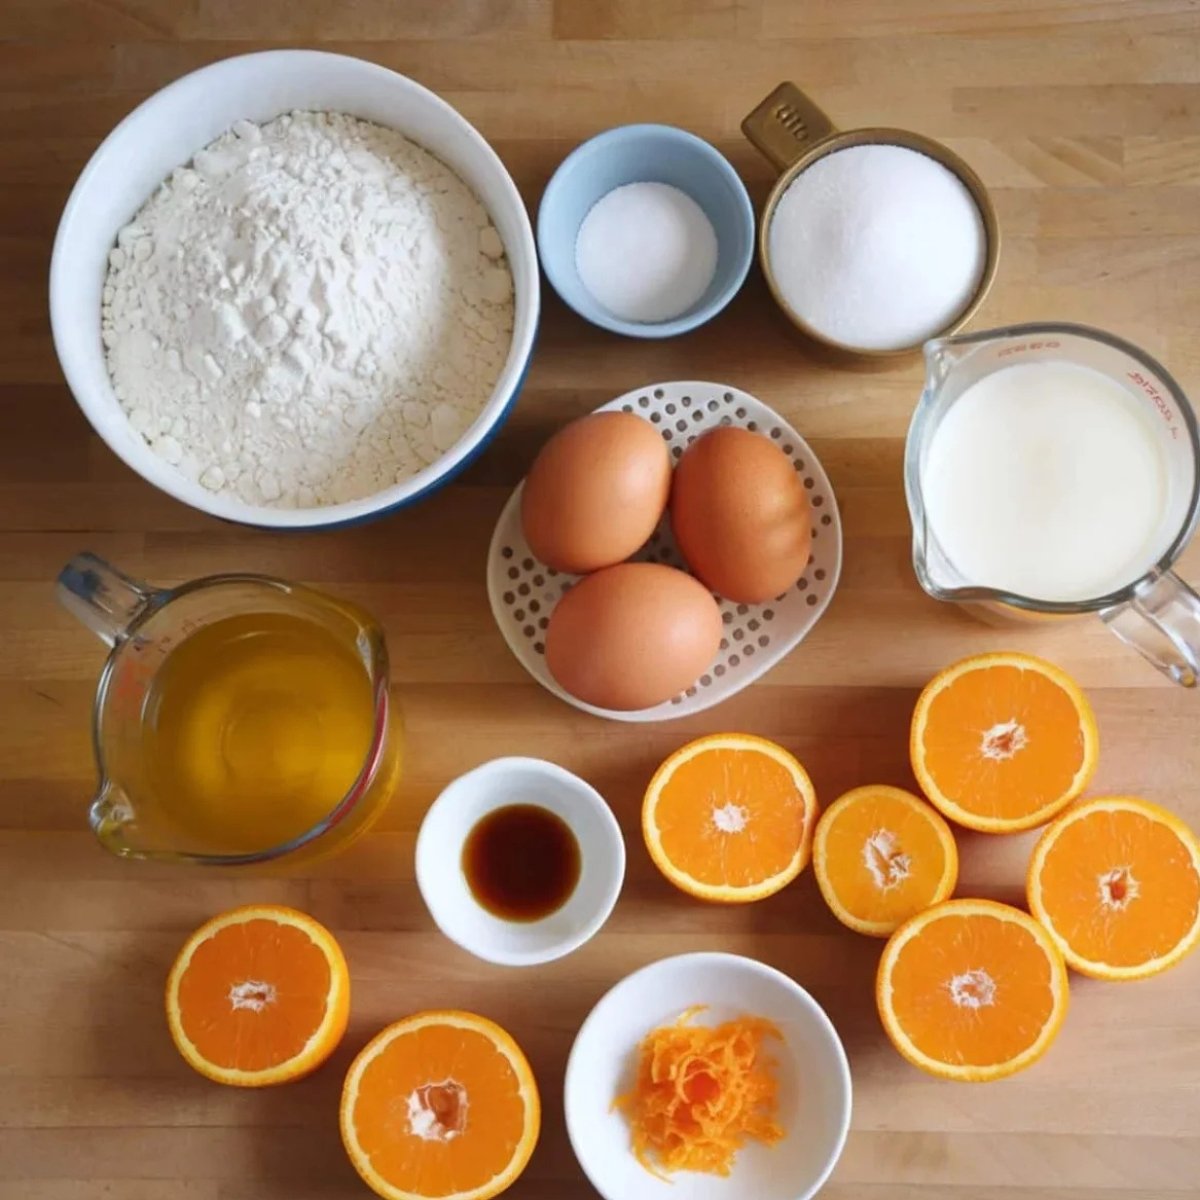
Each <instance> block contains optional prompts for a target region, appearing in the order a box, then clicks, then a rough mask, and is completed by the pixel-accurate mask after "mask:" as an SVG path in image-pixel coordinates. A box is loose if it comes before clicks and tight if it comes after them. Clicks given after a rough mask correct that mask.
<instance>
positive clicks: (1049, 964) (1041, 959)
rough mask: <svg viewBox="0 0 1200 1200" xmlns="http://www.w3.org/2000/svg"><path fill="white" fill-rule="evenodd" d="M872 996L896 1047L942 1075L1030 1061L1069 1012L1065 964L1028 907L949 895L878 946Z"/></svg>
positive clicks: (998, 1073)
mask: <svg viewBox="0 0 1200 1200" xmlns="http://www.w3.org/2000/svg"><path fill="white" fill-rule="evenodd" d="M875 999H876V1003H877V1004H878V1006H879V1016H880V1019H881V1020H882V1021H883V1027H884V1029H885V1030H886V1031H887V1034H888V1037H890V1038H891V1039H892V1043H893V1044H894V1045H895V1047H896V1049H897V1050H899V1051H900V1053H901V1054H903V1055H904V1057H905V1058H907V1059H908V1061H909V1062H911V1063H913V1064H914V1065H915V1066H918V1067H920V1068H921V1069H922V1070H924V1071H928V1072H929V1073H930V1074H931V1075H939V1076H941V1077H942V1078H944V1079H959V1080H966V1081H969V1082H982V1081H985V1080H989V1079H1001V1078H1003V1077H1004V1076H1005V1075H1013V1074H1015V1073H1016V1072H1017V1071H1022V1070H1024V1069H1025V1068H1026V1067H1028V1066H1031V1065H1032V1064H1033V1063H1035V1062H1036V1061H1037V1060H1038V1059H1039V1058H1041V1057H1042V1055H1043V1054H1045V1052H1046V1050H1047V1049H1048V1048H1049V1046H1050V1043H1051V1042H1053V1041H1054V1039H1055V1037H1057V1036H1058V1031H1059V1029H1060V1028H1061V1027H1062V1023H1063V1020H1064V1018H1065V1017H1066V1015H1067V968H1066V965H1065V964H1064V962H1063V957H1062V955H1061V954H1060V953H1059V951H1058V947H1057V946H1055V944H1054V942H1053V941H1052V940H1051V938H1050V935H1049V934H1048V933H1047V932H1046V931H1045V929H1043V928H1042V927H1041V925H1039V924H1038V923H1037V922H1036V921H1035V920H1034V919H1033V918H1032V917H1031V916H1030V915H1029V914H1028V913H1025V912H1022V911H1021V910H1020V909H1018V908H1010V907H1009V906H1008V905H1007V904H997V903H996V902H995V901H993V900H947V901H946V902H945V903H943V904H937V905H935V906H934V907H933V908H930V909H926V910H925V912H923V913H918V914H917V915H916V916H915V917H911V918H909V920H907V921H906V922H905V923H904V924H903V925H901V926H900V928H899V929H897V930H896V932H895V933H894V934H892V937H891V939H890V940H889V941H888V944H887V945H886V946H885V947H884V950H883V957H882V959H881V960H880V962H879V974H878V976H877V979H876V986H875Z"/></svg>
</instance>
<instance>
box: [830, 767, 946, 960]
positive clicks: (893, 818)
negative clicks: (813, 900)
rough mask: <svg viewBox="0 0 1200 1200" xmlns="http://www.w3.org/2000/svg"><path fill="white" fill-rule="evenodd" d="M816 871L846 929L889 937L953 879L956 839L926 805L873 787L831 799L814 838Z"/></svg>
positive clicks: (901, 793) (942, 893)
mask: <svg viewBox="0 0 1200 1200" xmlns="http://www.w3.org/2000/svg"><path fill="white" fill-rule="evenodd" d="M813 871H814V872H815V874H816V876H817V885H818V886H819V887H820V889H821V895H822V896H824V897H825V903H826V904H828V905H829V907H830V910H831V911H832V912H833V915H834V916H835V917H837V919H838V920H839V921H841V923H842V924H843V925H847V926H849V927H850V928H851V929H853V930H856V931H857V932H858V933H867V934H871V935H872V936H874V937H887V936H888V935H889V934H891V933H894V932H895V931H896V929H897V928H898V927H899V926H900V925H901V923H902V922H904V921H906V920H908V918H909V917H911V916H912V915H913V914H914V913H919V912H921V911H922V910H923V909H926V908H928V907H929V906H930V905H932V904H939V903H940V902H941V901H943V900H945V899H947V898H948V897H949V896H950V894H951V892H953V891H954V885H955V883H957V882H958V848H957V846H956V845H955V842H954V834H952V833H951V832H950V826H949V825H947V824H946V822H945V821H944V820H943V819H942V817H941V815H940V814H939V813H938V812H937V810H936V809H934V808H933V807H932V806H931V805H930V804H928V803H927V802H926V801H924V800H922V799H921V798H920V797H919V796H914V795H913V794H912V793H911V792H906V791H904V790H903V789H901V788H897V787H887V786H885V785H883V784H871V785H869V786H867V787H859V788H855V789H854V790H853V791H851V792H847V793H846V794H845V795H844V796H842V797H840V798H839V799H837V800H835V801H834V802H833V804H831V805H830V806H829V807H828V808H827V809H826V810H825V811H824V812H823V813H822V814H821V819H820V820H819V821H818V822H817V829H816V833H814V835H813Z"/></svg>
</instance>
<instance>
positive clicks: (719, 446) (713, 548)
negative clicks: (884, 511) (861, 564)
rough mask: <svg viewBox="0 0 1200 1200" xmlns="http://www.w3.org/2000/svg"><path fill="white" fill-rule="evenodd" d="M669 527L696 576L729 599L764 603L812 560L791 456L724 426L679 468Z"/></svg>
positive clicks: (808, 519)
mask: <svg viewBox="0 0 1200 1200" xmlns="http://www.w3.org/2000/svg"><path fill="white" fill-rule="evenodd" d="M671 529H672V530H673V531H674V533H675V541H676V542H677V543H678V545H679V551H680V553H681V554H682V555H683V557H684V559H685V560H686V561H687V564H688V566H689V567H691V569H692V571H693V572H695V574H696V577H697V578H698V579H700V580H702V581H703V582H704V583H706V584H707V585H708V586H709V587H710V588H711V589H712V590H713V591H714V592H716V593H717V594H718V595H720V596H724V597H725V598H726V599H727V600H735V601H737V602H738V603H740V604H761V603H763V602H764V601H766V600H773V599H774V598H775V597H776V596H779V595H781V594H782V593H783V592H786V591H787V589H788V588H790V587H791V586H792V585H793V584H794V583H795V582H796V581H797V580H798V579H799V578H800V576H801V575H803V574H804V568H805V567H806V566H807V565H808V554H809V547H810V546H811V544H812V514H811V511H810V509H809V504H808V495H807V493H806V492H805V490H804V483H803V481H802V480H801V479H800V477H799V475H798V474H797V472H796V470H795V468H794V467H793V466H792V463H791V460H790V459H789V458H788V457H787V455H786V454H784V453H783V451H782V450H780V449H779V447H778V446H775V445H774V444H773V443H772V442H771V441H770V439H769V438H765V437H762V436H761V435H760V434H757V433H751V432H750V431H749V430H748V429H737V428H733V427H729V426H727V427H724V428H721V429H714V430H712V431H711V432H710V433H706V434H705V435H704V436H703V437H700V438H697V439H696V441H694V442H693V443H692V444H691V446H689V447H688V449H687V450H686V451H685V452H684V455H683V457H682V458H681V459H680V460H679V463H678V465H677V466H676V468H675V481H674V483H673V484H672V485H671Z"/></svg>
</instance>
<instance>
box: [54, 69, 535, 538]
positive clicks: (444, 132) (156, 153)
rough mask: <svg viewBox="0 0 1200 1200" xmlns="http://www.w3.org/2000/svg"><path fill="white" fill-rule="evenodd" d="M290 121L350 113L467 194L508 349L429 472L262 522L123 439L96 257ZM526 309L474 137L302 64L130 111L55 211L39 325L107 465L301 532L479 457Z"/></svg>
mask: <svg viewBox="0 0 1200 1200" xmlns="http://www.w3.org/2000/svg"><path fill="white" fill-rule="evenodd" d="M293 109H316V110H326V111H334V112H344V113H350V114H351V115H353V116H356V117H361V118H363V119H365V120H369V121H375V122H377V123H378V124H380V125H387V126H391V127H392V128H395V129H398V130H399V131H400V132H401V133H404V134H405V135H407V136H408V137H410V138H412V139H413V141H415V142H418V143H420V144H421V145H422V146H424V147H425V148H426V149H427V150H429V151H431V152H432V153H433V154H435V155H436V156H437V157H438V158H440V159H441V160H442V161H443V162H444V163H446V164H447V165H448V166H450V167H453V168H454V170H455V171H457V172H458V174H459V175H460V176H461V177H462V178H463V179H464V180H465V181H466V182H467V183H468V184H469V185H470V186H471V188H472V189H473V190H474V191H475V194H476V195H477V196H478V197H479V199H480V200H481V201H482V202H483V204H484V206H485V207H486V208H487V210H488V211H489V213H490V214H491V217H492V220H493V222H494V223H495V225H496V229H497V231H498V232H499V234H500V236H501V238H502V239H503V241H504V248H505V251H506V252H507V254H508V261H509V265H510V267H511V269H512V274H513V287H514V291H515V305H516V307H515V313H514V324H513V337H512V344H511V346H510V347H509V352H508V358H507V360H506V361H505V364H504V369H503V370H502V371H501V373H500V378H499V379H498V380H497V381H496V386H495V388H494V389H493V391H492V395H491V397H490V399H489V400H488V402H487V404H486V406H485V407H484V409H483V411H482V412H481V413H480V414H479V416H478V417H477V418H476V419H475V421H474V422H473V423H472V425H471V426H470V428H469V429H468V430H467V432H466V433H465V434H463V436H462V437H461V438H460V439H459V441H458V442H457V443H456V444H455V445H454V446H452V447H451V448H450V450H448V451H447V452H446V453H445V454H444V455H443V456H442V457H441V458H440V459H438V460H437V461H435V462H434V463H432V464H430V466H428V467H426V468H425V469H424V470H423V471H419V472H418V473H417V474H415V475H412V476H410V477H409V478H408V479H406V480H404V482H402V483H398V484H395V485H393V486H392V487H389V488H386V489H384V490H383V491H381V492H378V493H376V494H375V495H373V496H368V497H366V498H365V499H361V500H354V501H351V502H349V503H346V504H334V505H328V506H325V507H321V508H306V509H276V508H268V507H265V506H260V505H253V504H246V503H245V502H243V501H241V500H239V499H237V498H236V497H232V496H226V495H216V494H214V493H212V492H209V491H208V490H207V489H206V488H203V487H201V486H200V485H199V484H198V483H194V482H192V481H191V480H190V479H188V478H186V477H185V476H184V475H183V474H182V473H180V472H179V471H176V470H175V469H174V468H173V467H171V466H169V465H168V464H167V463H166V462H164V461H163V460H162V459H161V458H159V457H158V456H157V455H156V454H155V453H154V452H153V451H152V450H151V449H150V447H149V446H147V445H146V443H145V441H144V440H143V439H142V438H141V437H140V436H139V435H138V434H137V433H136V432H135V431H134V430H133V428H132V427H131V426H130V424H129V422H128V420H127V419H126V417H125V414H124V412H123V411H122V409H121V405H120V403H119V402H118V400H117V398H116V396H115V395H114V393H113V389H112V384H111V383H110V381H109V376H108V370H107V368H106V366H105V361H104V351H103V346H102V345H101V341H100V292H101V289H102V287H103V283H104V275H105V270H106V267H107V260H108V252H109V250H110V249H111V248H112V246H113V245H114V243H115V241H116V236H117V231H118V230H120V229H121V228H122V226H124V225H125V224H126V223H127V222H128V221H129V219H130V218H131V217H132V216H133V215H134V213H135V212H137V210H138V209H139V208H140V207H141V206H142V204H143V203H144V202H145V201H146V199H147V197H149V196H150V194H151V193H152V192H153V191H154V189H155V188H157V187H158V185H159V184H160V183H161V182H162V180H163V179H165V178H166V177H167V175H169V174H170V172H171V171H172V170H174V168H176V167H178V166H181V165H182V164H184V163H186V162H187V161H188V160H189V159H191V158H192V156H193V155H194V154H195V153H196V151H197V150H200V149H203V147H204V146H206V145H208V144H209V143H210V142H211V141H213V139H214V138H216V137H218V136H220V134H222V133H224V132H225V131H226V130H227V129H228V128H229V127H230V126H231V125H232V124H233V123H234V122H235V121H237V120H239V119H242V118H245V119H248V120H251V121H257V122H263V121H269V120H271V119H272V118H273V117H276V116H279V115H280V114H281V113H285V112H290V111H292V110H293ZM538 309H539V281H538V268H537V252H536V250H535V248H534V241H533V231H532V229H531V228H530V224H529V217H528V214H527V213H526V211H525V206H524V204H523V203H522V201H521V197H520V195H519V194H518V192H517V189H516V186H515V184H514V183H513V181H512V178H511V177H510V176H509V174H508V172H507V171H506V170H505V168H504V164H503V163H502V162H501V161H500V159H499V158H498V157H497V156H496V153H495V151H494V150H492V148H491V147H490V146H489V145H488V144H487V142H486V141H484V139H483V137H482V136H481V135H480V134H479V133H478V132H477V131H476V130H475V128H474V127H473V126H472V125H470V124H469V123H468V122H467V121H466V120H465V119H464V118H463V117H461V116H460V115H459V114H458V113H457V112H456V111H455V110H454V109H453V108H451V107H450V105H449V104H447V103H446V102H445V101H444V100H442V99H440V98H439V97H437V96H436V95H434V93H433V92H431V91H429V90H428V89H427V88H424V87H422V86H421V85H420V84H419V83H415V82H414V81H413V80H411V79H406V78H405V77H404V76H403V75H398V74H396V72H395V71H390V70H388V69H387V68H386V67H381V66H378V65H376V64H375V63H369V62H365V61H364V60H362V59H358V58H349V57H347V56H345V55H340V54H325V53H321V52H318V51H313V50H270V51H266V52H263V53H261V54H246V55H242V56H241V57H238V58H228V59H225V60H223V61H222V62H217V63H213V64H212V65H211V66H208V67H202V68H201V69H200V70H198V71H194V72H192V74H190V75H185V76H184V77H183V78H182V79H178V80H176V81H175V82H174V83H172V84H169V85H168V86H167V87H165V88H163V89H162V91H160V92H157V93H155V94H154V95H153V96H151V97H150V98H149V99H148V100H147V101H146V102H145V103H144V104H141V105H139V106H138V107H137V108H135V109H134V110H133V112H131V113H130V114H129V116H127V117H126V118H125V119H124V120H123V121H122V122H121V123H120V124H119V125H118V126H117V127H116V129H114V130H113V131H112V133H110V134H109V135H108V137H107V138H105V140H104V141H103V142H102V143H101V144H100V147H99V149H97V151H96V153H95V154H93V155H92V157H91V159H90V160H89V162H88V164H87V166H86V167H84V169H83V173H82V174H81V175H80V176H79V180H78V182H77V183H76V184H75V187H74V190H73V191H72V192H71V195H70V198H69V199H68V200H67V206H66V208H65V209H64V210H63V215H62V219H61V221H60V222H59V226H58V235H57V237H56V238H55V241H54V254H53V257H52V259H51V263H50V324H51V328H52V330H53V333H54V346H55V349H56V350H57V352H58V358H59V362H60V363H61V364H62V369H63V374H64V375H66V377H67V383H68V384H69V385H70V388H71V391H72V392H73V393H74V396H75V399H76V401H77V402H78V404H79V407H80V408H82V409H83V411H84V414H85V415H86V416H87V419H88V420H89V421H90V422H91V423H92V427H93V428H94V429H95V430H96V432H97V433H98V434H99V435H100V436H101V437H102V438H103V439H104V440H105V441H106V442H107V443H108V445H109V446H110V447H111V449H112V450H113V452H114V453H115V454H116V455H117V456H118V457H120V458H121V459H123V460H124V461H125V463H126V464H127V465H128V466H129V467H131V468H132V469H133V470H134V471H136V472H137V473H138V474H139V475H141V476H142V478H143V479H146V480H148V481H149V482H150V483H152V484H154V485H155V486H156V487H158V488H161V489H162V490H163V491H164V492H167V493H168V494H169V495H171V496H174V497H175V498H176V499H177V500H181V501H183V503H185V504H189V505H191V506H192V507H193V508H198V509H200V511H202V512H206V513H211V514H212V515H213V516H215V517H223V518H225V519H227V520H230V521H240V522H243V523H245V524H249V525H260V526H268V527H272V528H281V529H285V528H286V529H315V528H319V527H329V526H335V525H347V524H353V523H355V522H358V521H361V520H365V519H367V518H369V517H373V516H377V515H378V514H380V513H382V512H385V511H387V510H388V509H392V508H399V507H402V506H404V505H407V504H411V503H412V502H413V501H415V500H416V499H418V498H419V497H421V496H424V495H426V494H427V493H429V492H431V491H433V490H434V489H435V488H437V487H439V486H440V485H442V484H443V483H445V482H447V481H448V480H449V479H450V478H452V477H453V476H454V475H455V474H457V473H458V472H459V471H460V470H462V469H463V467H465V466H466V465H467V463H469V462H470V461H471V459H473V458H474V457H475V455H476V454H478V453H479V452H480V450H482V449H483V447H484V446H485V445H486V444H487V442H488V441H489V440H490V439H491V437H492V435H493V434H495V432H496V431H497V430H498V428H499V427H500V425H501V424H502V423H503V421H504V418H505V417H506V416H507V414H508V411H509V409H510V408H511V407H512V405H513V403H514V401H515V400H516V397H517V393H518V391H519V390H520V387H521V383H522V381H523V379H524V376H525V372H526V370H527V368H528V366H529V359H530V356H531V354H532V352H533V341H534V334H535V333H536V330H537V321H538Z"/></svg>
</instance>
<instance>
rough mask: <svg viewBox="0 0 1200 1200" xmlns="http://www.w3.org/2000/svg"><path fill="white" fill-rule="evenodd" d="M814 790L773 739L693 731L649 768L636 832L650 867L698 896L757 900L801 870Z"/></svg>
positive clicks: (806, 852)
mask: <svg viewBox="0 0 1200 1200" xmlns="http://www.w3.org/2000/svg"><path fill="white" fill-rule="evenodd" d="M816 821H817V797H816V793H815V792H814V791H813V786H812V781H811V780H810V779H809V777H808V774H807V773H806V772H805V770H804V768H803V767H802V766H801V765H800V764H799V763H798V762H797V761H796V760H795V759H794V758H793V757H792V756H791V755H790V754H789V753H788V752H787V751H786V750H785V749H784V748H783V747H782V746H777V745H776V744H775V743H774V742H769V741H767V740H766V739H765V738H760V737H754V736H752V735H751V734H747V733H722V734H714V735H712V736H709V737H702V738H699V739H697V740H696V741H694V742H689V743H688V744H687V745H686V746H683V747H681V748H680V749H679V750H676V751H675V753H674V754H672V755H671V757H670V758H668V759H667V760H666V762H664V763H663V764H662V766H661V767H659V768H658V770H657V771H656V772H655V775H654V778H653V779H651V780H650V786H649V787H648V788H647V789H646V796H645V799H644V800H643V802H642V836H643V837H644V838H645V840H646V848H647V850H649V851H650V857H651V858H652V859H653V860H654V863H655V865H656V866H657V867H658V869H659V870H660V871H661V872H662V873H663V874H664V875H665V876H666V877H667V878H668V879H669V880H670V881H671V882H672V883H673V884H674V885H675V886H676V887H678V888H680V889H682V890H683V891H685V892H687V893H689V894H690V895H692V896H698V897H700V899H702V900H716V901H720V902H722V903H726V904H738V903H743V902H745V901H749V900H761V899H763V898H764V897H765V896H770V895H773V894H774V893H775V892H777V891H779V889H780V888H782V887H785V886H786V885H787V884H789V883H790V882H791V881H792V880H793V879H795V878H796V876H797V875H799V874H800V872H801V871H802V870H803V869H804V867H805V864H806V863H807V862H808V856H809V851H810V849H811V847H812V834H813V826H814V825H815V824H816Z"/></svg>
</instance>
